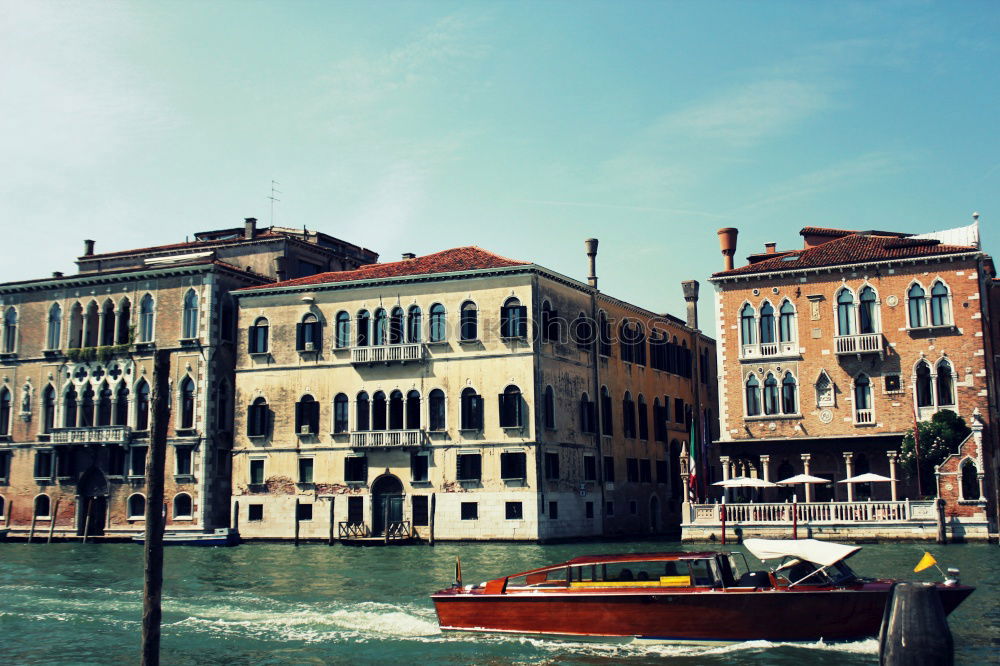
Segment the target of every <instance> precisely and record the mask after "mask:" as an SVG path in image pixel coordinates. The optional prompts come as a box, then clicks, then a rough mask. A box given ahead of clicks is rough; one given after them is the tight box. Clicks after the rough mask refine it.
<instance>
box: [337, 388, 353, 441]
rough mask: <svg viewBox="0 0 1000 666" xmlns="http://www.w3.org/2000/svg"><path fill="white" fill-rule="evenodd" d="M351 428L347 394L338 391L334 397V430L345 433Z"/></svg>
mask: <svg viewBox="0 0 1000 666" xmlns="http://www.w3.org/2000/svg"><path fill="white" fill-rule="evenodd" d="M349 429H350V425H349V424H348V417H347V395H345V394H343V393H338V394H337V395H336V397H334V399H333V432H334V433H344V432H347V431H348V430H349Z"/></svg>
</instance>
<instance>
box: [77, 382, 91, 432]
mask: <svg viewBox="0 0 1000 666" xmlns="http://www.w3.org/2000/svg"><path fill="white" fill-rule="evenodd" d="M93 425H94V389H93V387H91V386H86V387H84V389H83V399H82V400H81V401H80V427H81V428H90V427H93Z"/></svg>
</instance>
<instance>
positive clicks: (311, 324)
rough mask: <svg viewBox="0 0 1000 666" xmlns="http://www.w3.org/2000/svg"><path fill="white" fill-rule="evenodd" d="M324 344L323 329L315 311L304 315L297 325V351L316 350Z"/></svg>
mask: <svg viewBox="0 0 1000 666" xmlns="http://www.w3.org/2000/svg"><path fill="white" fill-rule="evenodd" d="M322 346H323V329H322V327H321V326H320V323H319V319H317V317H316V315H314V314H313V313H311V312H310V313H308V314H307V315H305V316H304V317H302V321H301V322H299V324H298V325H297V326H296V327H295V349H296V350H297V351H304V352H314V351H319V350H320V349H321V348H322Z"/></svg>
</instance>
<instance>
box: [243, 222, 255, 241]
mask: <svg viewBox="0 0 1000 666" xmlns="http://www.w3.org/2000/svg"><path fill="white" fill-rule="evenodd" d="M256 235H257V218H256V217H245V218H243V238H245V239H247V240H252V239H253V237H254V236H256Z"/></svg>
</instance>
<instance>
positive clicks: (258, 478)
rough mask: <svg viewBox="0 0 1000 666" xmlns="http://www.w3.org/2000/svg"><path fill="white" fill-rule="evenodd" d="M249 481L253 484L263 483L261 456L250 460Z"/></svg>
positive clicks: (262, 461)
mask: <svg viewBox="0 0 1000 666" xmlns="http://www.w3.org/2000/svg"><path fill="white" fill-rule="evenodd" d="M250 483H251V484H252V485H255V486H259V485H261V484H263V483H264V460H263V459H262V458H258V459H256V460H251V461H250Z"/></svg>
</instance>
